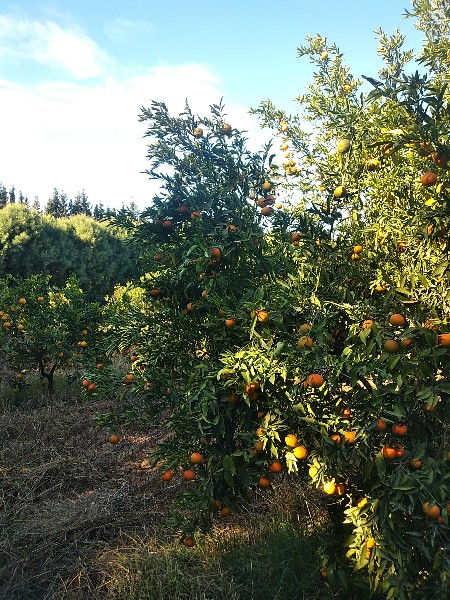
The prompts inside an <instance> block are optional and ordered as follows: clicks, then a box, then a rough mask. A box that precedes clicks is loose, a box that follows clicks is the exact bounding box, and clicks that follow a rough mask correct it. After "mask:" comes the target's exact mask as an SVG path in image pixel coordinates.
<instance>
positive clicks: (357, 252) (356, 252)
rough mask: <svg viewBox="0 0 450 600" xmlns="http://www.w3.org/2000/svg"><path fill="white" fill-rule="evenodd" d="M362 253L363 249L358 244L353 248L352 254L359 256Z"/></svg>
mask: <svg viewBox="0 0 450 600" xmlns="http://www.w3.org/2000/svg"><path fill="white" fill-rule="evenodd" d="M362 251H363V247H362V246H361V244H358V245H357V246H353V253H354V254H361V252H362Z"/></svg>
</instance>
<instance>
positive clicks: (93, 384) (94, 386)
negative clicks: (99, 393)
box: [87, 383, 97, 392]
mask: <svg viewBox="0 0 450 600" xmlns="http://www.w3.org/2000/svg"><path fill="white" fill-rule="evenodd" d="M96 387H97V386H96V385H95V383H91V384H90V385H89V386H88V388H87V391H88V392H93V391H94V390H95V388H96Z"/></svg>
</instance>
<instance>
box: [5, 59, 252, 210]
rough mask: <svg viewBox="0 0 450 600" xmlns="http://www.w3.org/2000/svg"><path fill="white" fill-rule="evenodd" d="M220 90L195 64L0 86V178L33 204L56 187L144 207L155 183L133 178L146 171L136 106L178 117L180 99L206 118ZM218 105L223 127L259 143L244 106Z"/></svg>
mask: <svg viewBox="0 0 450 600" xmlns="http://www.w3.org/2000/svg"><path fill="white" fill-rule="evenodd" d="M220 86H221V82H220V81H219V79H218V78H217V76H216V75H214V74H213V73H211V71H209V70H207V69H206V68H205V67H203V66H201V65H196V64H187V65H178V66H169V65H166V66H159V67H156V68H154V69H151V70H149V71H147V72H146V73H143V74H141V75H139V76H134V77H132V78H128V79H119V78H117V77H109V78H106V79H105V80H103V81H101V82H96V83H95V84H93V83H91V84H89V85H88V84H86V83H85V84H81V83H61V82H53V83H43V84H41V85H36V86H27V85H23V84H18V83H12V82H8V81H1V80H0V94H1V97H2V111H0V131H1V132H2V139H3V140H4V142H3V143H2V144H1V145H0V165H1V172H0V179H1V180H2V182H3V184H4V185H6V186H7V187H9V186H11V185H15V186H16V188H17V189H18V190H19V189H21V190H22V192H23V193H24V194H26V195H28V197H29V199H30V200H33V198H34V196H35V195H37V196H39V199H40V201H41V205H44V204H45V203H46V201H47V199H48V198H49V197H50V196H51V195H52V191H53V188H54V187H56V188H57V189H59V190H60V191H61V190H64V191H65V192H66V193H67V194H68V195H69V196H70V197H74V196H75V194H76V193H77V191H79V190H81V189H82V188H84V189H85V190H86V193H87V194H88V196H89V199H90V200H91V202H94V203H97V202H102V203H103V204H105V205H109V206H116V207H120V206H121V204H122V202H124V203H125V204H129V202H130V201H131V200H134V201H135V202H137V204H138V205H139V207H140V208H144V207H145V206H148V204H149V202H150V200H151V197H152V196H153V194H154V193H155V192H156V189H157V184H156V183H155V182H151V181H149V180H148V178H147V176H146V175H145V174H142V173H141V172H142V171H144V170H145V169H146V168H148V163H147V160H146V153H147V143H148V138H143V135H144V132H145V129H146V127H145V123H139V121H138V118H139V114H140V109H141V107H142V106H144V107H147V106H149V105H150V100H162V101H164V102H165V103H166V105H167V106H168V108H169V110H170V111H171V113H172V114H178V112H179V111H181V110H182V109H183V108H184V103H185V99H186V98H188V100H189V104H190V105H191V108H192V109H193V111H195V112H196V113H199V114H200V115H202V114H208V112H209V110H208V108H209V105H210V104H212V103H217V102H219V100H220V98H221V96H222V95H223V94H222V92H221V89H220ZM225 104H226V111H227V113H228V120H229V122H230V123H232V125H233V126H235V127H238V128H239V129H245V130H251V131H252V134H251V137H252V138H253V139H254V141H258V140H260V139H261V131H260V130H259V128H258V127H257V124H256V121H255V119H254V118H253V117H251V116H250V115H248V112H247V108H246V107H242V106H239V105H233V104H227V102H225Z"/></svg>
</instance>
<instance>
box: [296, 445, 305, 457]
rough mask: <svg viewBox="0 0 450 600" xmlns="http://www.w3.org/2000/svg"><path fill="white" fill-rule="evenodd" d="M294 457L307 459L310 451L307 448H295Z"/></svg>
mask: <svg viewBox="0 0 450 600" xmlns="http://www.w3.org/2000/svg"><path fill="white" fill-rule="evenodd" d="M294 456H295V458H299V459H302V458H306V457H307V456H308V450H307V448H306V447H305V446H297V447H296V448H294Z"/></svg>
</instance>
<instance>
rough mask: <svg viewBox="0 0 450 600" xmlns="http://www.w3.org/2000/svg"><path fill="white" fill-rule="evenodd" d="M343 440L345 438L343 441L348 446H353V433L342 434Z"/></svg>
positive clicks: (354, 435) (354, 436)
mask: <svg viewBox="0 0 450 600" xmlns="http://www.w3.org/2000/svg"><path fill="white" fill-rule="evenodd" d="M344 438H345V441H346V442H348V443H349V444H354V443H355V438H356V434H355V432H354V431H346V432H345V433H344Z"/></svg>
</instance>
